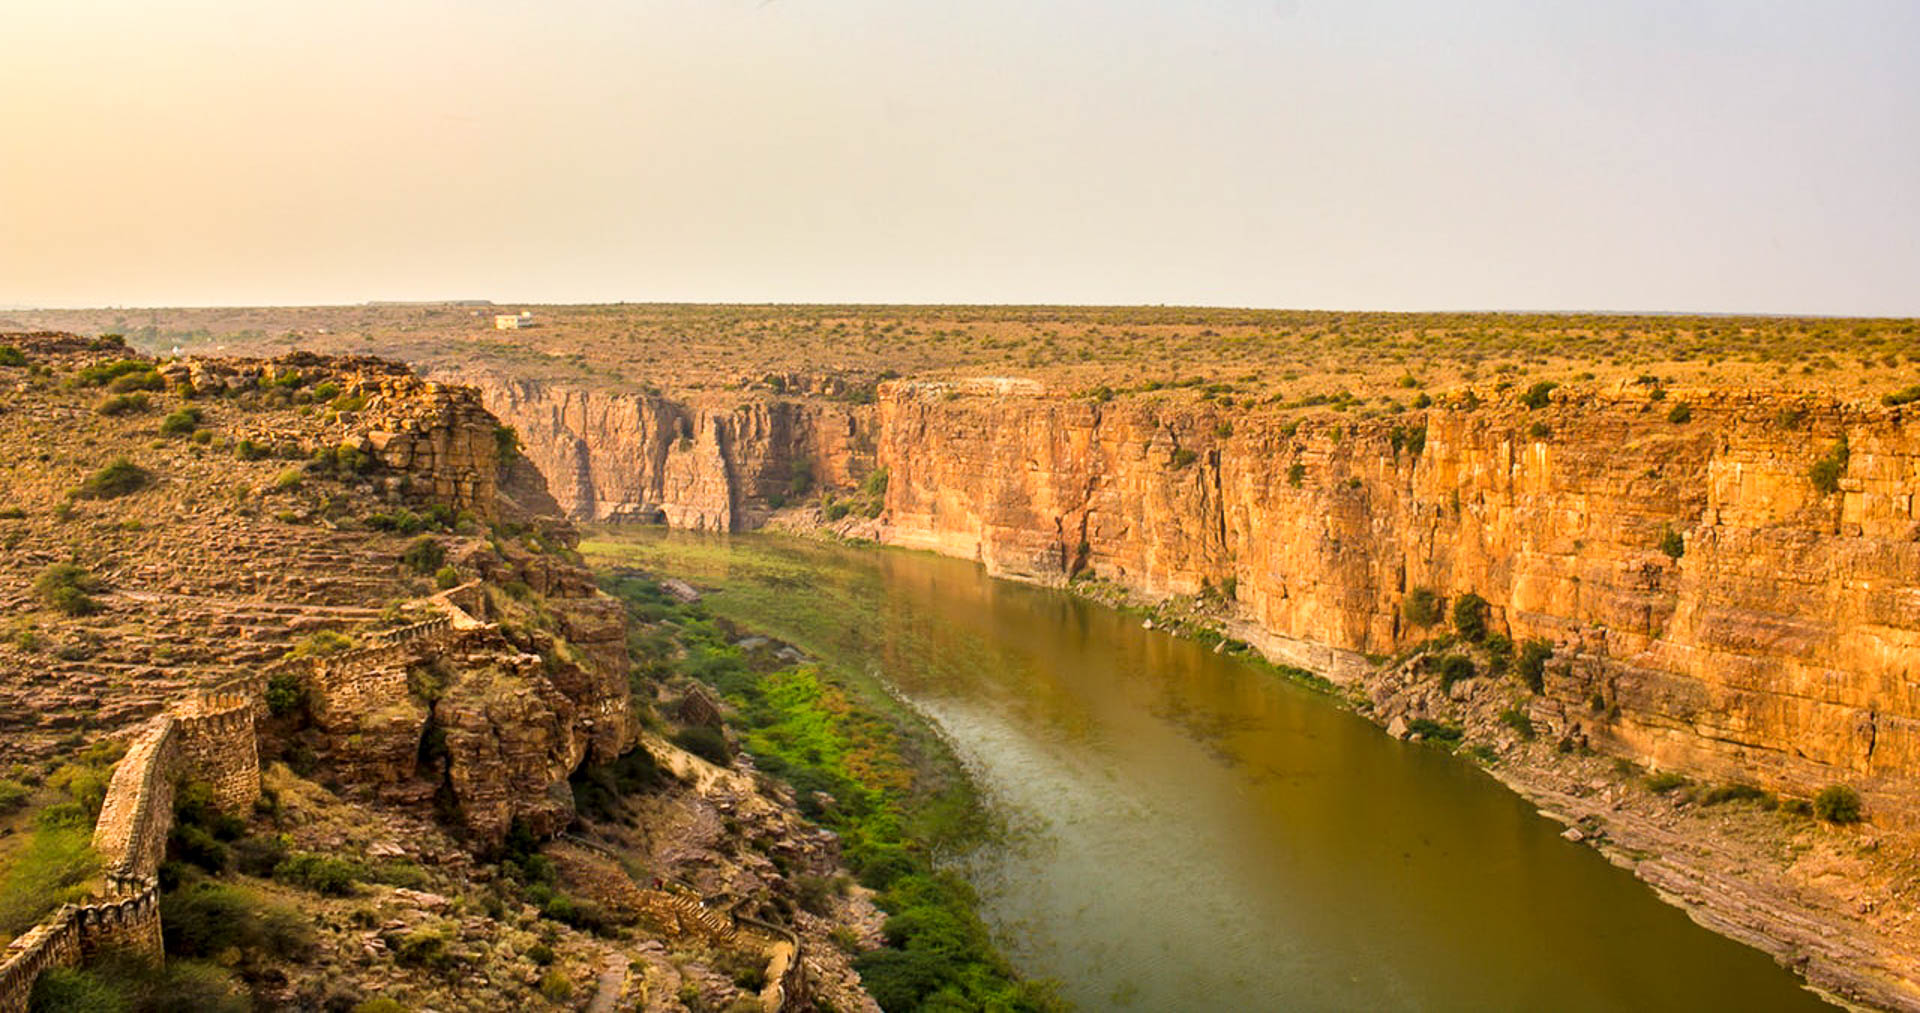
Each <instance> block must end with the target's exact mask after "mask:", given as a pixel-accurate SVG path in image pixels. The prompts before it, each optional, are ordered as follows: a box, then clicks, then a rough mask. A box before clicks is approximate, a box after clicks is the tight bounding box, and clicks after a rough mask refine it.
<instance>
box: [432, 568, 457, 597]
mask: <svg viewBox="0 0 1920 1013" xmlns="http://www.w3.org/2000/svg"><path fill="white" fill-rule="evenodd" d="M433 586H435V587H437V588H439V589H440V590H442V591H445V590H448V589H450V588H456V587H459V586H460V571H459V570H456V569H454V568H453V567H451V566H443V567H441V568H440V569H438V570H435V571H434V574H433Z"/></svg>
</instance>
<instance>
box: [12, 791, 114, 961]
mask: <svg viewBox="0 0 1920 1013" xmlns="http://www.w3.org/2000/svg"><path fill="white" fill-rule="evenodd" d="M69 806H70V807H71V808H72V809H73V810H75V811H77V813H78V815H79V817H80V818H79V820H78V821H77V823H78V825H74V824H73V822H71V821H68V822H63V823H61V824H56V823H55V821H51V820H48V821H43V822H41V823H40V825H38V826H37V827H35V828H34V831H33V837H32V839H31V840H29V841H28V842H27V844H26V846H25V847H24V848H22V849H20V850H19V851H16V852H15V853H14V854H13V856H12V859H11V862H10V864H9V865H8V866H7V867H6V869H5V871H4V873H3V874H0V935H8V936H16V935H19V934H20V933H22V932H25V931H26V930H28V929H29V928H32V927H33V925H34V924H35V923H36V922H38V921H39V920H40V919H42V918H44V917H46V916H47V915H49V914H52V913H53V912H54V911H55V910H56V909H58V908H59V907H60V905H62V904H65V903H68V902H70V901H76V900H79V899H80V898H82V897H84V896H85V895H86V893H87V882H88V881H89V880H90V879H91V878H92V877H93V875H94V873H95V872H96V871H98V870H99V868H100V855H99V853H98V852H96V851H94V850H93V824H92V821H91V820H88V819H87V818H86V810H85V809H84V808H82V807H80V806H79V805H75V804H71V803H69Z"/></svg>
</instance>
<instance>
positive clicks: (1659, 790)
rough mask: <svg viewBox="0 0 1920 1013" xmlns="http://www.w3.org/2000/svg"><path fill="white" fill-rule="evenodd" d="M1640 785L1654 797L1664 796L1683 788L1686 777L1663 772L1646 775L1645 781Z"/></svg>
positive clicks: (1676, 773)
mask: <svg viewBox="0 0 1920 1013" xmlns="http://www.w3.org/2000/svg"><path fill="white" fill-rule="evenodd" d="M1641 783H1643V784H1645V785H1646V786H1647V790H1648V791H1650V792H1653V793H1654V794H1655V795H1665V794H1666V793H1667V792H1670V791H1673V790H1674V789H1675V788H1682V787H1685V786H1686V783H1687V778H1686V775H1684V774H1681V773H1679V772H1677V771H1672V770H1664V771H1661V772H1660V773H1658V774H1648V775H1647V778H1646V780H1645V781H1643V782H1641Z"/></svg>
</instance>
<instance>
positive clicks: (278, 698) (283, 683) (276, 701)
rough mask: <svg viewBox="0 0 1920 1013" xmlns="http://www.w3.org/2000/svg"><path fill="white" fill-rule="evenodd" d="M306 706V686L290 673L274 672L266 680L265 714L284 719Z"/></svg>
mask: <svg viewBox="0 0 1920 1013" xmlns="http://www.w3.org/2000/svg"><path fill="white" fill-rule="evenodd" d="M306 706H307V686H306V683H304V682H302V681H301V679H300V677H299V676H297V675H295V674H293V673H292V672H275V673H273V675H271V676H269V677H268V678H267V713H269V714H271V715H273V716H274V717H277V718H279V717H286V716H287V715H289V714H293V713H295V712H297V711H300V710H304V709H305V708H306Z"/></svg>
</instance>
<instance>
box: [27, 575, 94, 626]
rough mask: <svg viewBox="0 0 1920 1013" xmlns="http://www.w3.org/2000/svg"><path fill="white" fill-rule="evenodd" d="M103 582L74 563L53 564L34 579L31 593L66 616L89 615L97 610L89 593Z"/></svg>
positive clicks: (91, 593) (92, 592) (91, 594)
mask: <svg viewBox="0 0 1920 1013" xmlns="http://www.w3.org/2000/svg"><path fill="white" fill-rule="evenodd" d="M103 586H104V585H103V584H102V583H101V582H100V578H98V577H95V576H94V575H93V574H91V573H89V572H87V570H86V568H85V567H82V566H79V565H78V564H75V563H55V564H53V565H52V566H49V567H47V568H46V569H44V570H42V571H40V576H38V577H36V578H34V581H33V593H34V594H35V595H36V596H38V597H39V599H40V601H41V603H42V604H45V605H46V606H47V607H48V608H50V609H54V610H55V611H58V612H64V613H66V614H67V615H70V616H86V615H92V614H93V613H95V612H98V611H100V603H99V602H97V601H94V600H93V597H92V596H93V594H94V593H96V592H98V591H100V590H101V588H102V587H103Z"/></svg>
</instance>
